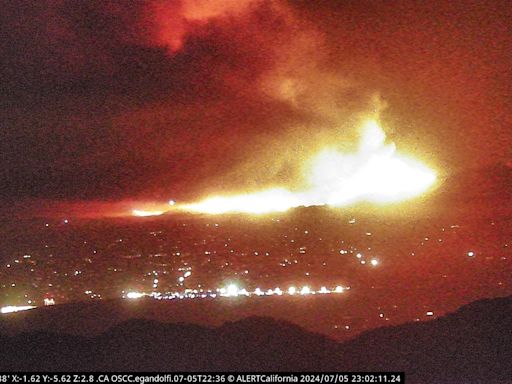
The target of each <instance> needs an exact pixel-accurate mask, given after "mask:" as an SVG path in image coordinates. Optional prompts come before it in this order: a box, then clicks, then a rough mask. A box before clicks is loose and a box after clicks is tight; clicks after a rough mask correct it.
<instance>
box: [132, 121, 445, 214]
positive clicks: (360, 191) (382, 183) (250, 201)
mask: <svg viewBox="0 0 512 384" xmlns="http://www.w3.org/2000/svg"><path fill="white" fill-rule="evenodd" d="M385 140H386V134H385V133H384V131H383V130H382V128H381V127H380V126H379V124H378V123H377V121H375V120H369V121H367V122H366V124H365V125H364V126H363V132H362V136H361V141H360V143H359V148H358V150H357V152H355V153H349V154H346V153H342V152H340V151H338V150H335V149H326V150H324V151H322V152H320V153H319V154H318V155H317V156H316V157H315V158H313V159H312V161H311V164H310V167H309V170H308V172H307V175H306V180H307V181H308V183H309V185H310V187H309V189H307V190H305V191H302V192H293V191H290V190H288V189H285V188H273V189H268V190H264V191H260V192H254V193H248V194H239V195H233V196H213V197H209V198H207V199H205V200H202V201H199V202H196V203H192V204H182V205H178V206H177V209H180V210H184V211H189V212H197V213H207V214H223V213H234V212H240V213H252V214H263V213H270V212H284V211H286V210H288V209H290V208H294V207H300V206H306V207H307V206H314V205H316V206H321V205H328V206H333V207H342V206H346V205H349V204H353V203H357V202H372V203H390V202H399V201H403V200H406V199H410V198H413V197H416V196H419V195H421V194H422V193H424V192H426V191H427V190H428V189H429V188H430V187H432V185H433V184H434V183H435V181H436V173H435V172H434V171H433V170H432V169H430V168H428V167H427V166H425V165H424V164H422V163H421V162H419V161H417V160H414V159H411V158H408V157H406V156H402V155H399V154H397V152H396V147H395V145H394V144H393V143H390V144H386V143H385ZM136 212H137V213H136ZM133 213H134V214H135V215H137V216H149V214H148V213H149V212H146V211H137V210H134V211H133ZM162 213H164V212H161V211H159V212H158V213H156V214H162ZM153 214H155V213H153Z"/></svg>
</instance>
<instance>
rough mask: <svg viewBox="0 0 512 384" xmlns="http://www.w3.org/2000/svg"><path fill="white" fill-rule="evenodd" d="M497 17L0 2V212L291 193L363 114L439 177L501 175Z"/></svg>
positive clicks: (426, 9)
mask: <svg viewBox="0 0 512 384" xmlns="http://www.w3.org/2000/svg"><path fill="white" fill-rule="evenodd" d="M511 13H512V10H511V8H510V6H509V3H508V2H507V1H489V2H482V1H463V2H455V3H454V2H452V1H436V2H427V3H426V2H411V1H403V2H400V1H392V2H387V1H386V2H384V1H382V2H381V1H368V2H366V1H337V2H334V1H315V2H310V1H294V2H292V1H290V2H286V1H257V0H254V1H244V2H242V1H229V0H219V1H214V2H206V1H204V2H203V1H193V0H183V1H179V0H176V1H169V2H166V1H146V2H142V1H139V2H135V1H133V2H123V3H121V2H110V1H87V2H78V3H77V2H72V1H57V0H56V1H41V2H36V1H19V2H18V1H17V2H7V3H5V4H3V6H2V13H1V15H0V18H1V20H0V29H1V32H0V33H1V36H2V39H1V42H0V57H1V60H0V79H1V80H0V83H1V84H2V92H1V94H0V116H1V117H0V121H1V122H2V129H1V131H0V137H1V139H0V146H1V149H0V153H1V154H2V156H1V157H0V162H1V164H0V169H1V171H0V199H1V201H2V205H3V206H4V209H5V208H8V207H9V208H12V207H13V206H16V207H17V208H16V210H17V211H24V213H25V214H26V213H27V212H26V211H31V210H34V209H35V210H37V209H36V208H37V207H39V208H40V207H42V206H45V205H46V206H47V207H48V206H50V207H52V209H53V207H57V208H55V209H58V207H59V205H58V204H61V203H62V202H66V204H68V205H69V204H71V205H73V204H79V205H80V204H81V205H80V207H84V206H87V204H88V202H90V203H91V204H93V202H95V204H98V202H99V201H103V202H105V201H108V202H118V201H124V200H164V201H165V200H167V199H169V198H173V199H176V200H185V201H187V200H188V201H190V200H192V199H195V198H198V197H201V196H204V195H206V194H208V193H212V192H216V193H218V192H222V191H229V192H237V191H242V190H244V191H245V190H253V189H255V188H262V187H266V186H271V185H274V184H276V183H279V184H281V185H291V186H293V184H294V183H295V180H296V176H297V172H298V169H297V167H298V165H297V159H302V158H305V157H307V156H308V155H310V154H312V153H313V152H314V151H316V150H317V149H318V148H320V147H321V146H322V145H324V144H325V143H339V145H340V146H346V147H347V146H348V148H350V143H351V142H353V141H354V137H355V136H356V134H357V131H356V129H355V125H356V124H355V122H357V119H358V118H359V117H360V116H361V115H364V114H367V113H372V112H375V111H376V110H378V111H379V112H380V118H381V122H382V125H383V128H384V130H385V131H386V133H387V135H388V137H389V138H390V139H391V140H392V141H394V142H395V143H396V144H397V147H398V148H402V149H403V150H405V151H406V152H408V153H412V154H414V156H416V157H417V158H419V159H421V160H423V161H426V162H427V163H428V164H429V165H431V166H433V167H434V168H435V169H436V170H437V172H438V173H439V174H440V175H441V177H450V176H452V175H455V174H459V173H461V172H462V173H464V172H469V171H472V172H473V171H475V170H476V171H480V170H481V171H482V172H483V174H486V172H488V171H487V170H488V169H493V168H492V167H495V166H505V167H507V164H508V167H510V162H511V161H512V153H511V150H510V148H512V146H511V144H512V133H511V132H512V130H511V129H510V124H511V118H510V116H511V103H510V94H511V82H510V74H511V72H510V71H511V68H512V55H511V52H512V39H511V36H512V35H511V32H510V20H511V19H512V14H511ZM489 167H490V168H489ZM42 202H43V203H42ZM84 204H85V205H84ZM92 206H93V205H90V207H92ZM84 209H85V208H84ZM32 213H33V212H32Z"/></svg>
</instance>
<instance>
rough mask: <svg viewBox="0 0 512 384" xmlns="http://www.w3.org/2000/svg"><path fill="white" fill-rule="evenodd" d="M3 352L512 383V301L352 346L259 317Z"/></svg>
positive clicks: (22, 342)
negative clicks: (370, 372) (394, 374)
mask: <svg viewBox="0 0 512 384" xmlns="http://www.w3.org/2000/svg"><path fill="white" fill-rule="evenodd" d="M77 321H79V320H77ZM0 345H1V349H0V371H13V370H14V371H70V370H71V371H74V370H79V371H84V370H89V371H91V370H94V371H96V370H100V371H113V370H115V371H326V370H328V371H333V370H345V371H347V370H349V371H354V370H359V371H395V370H396V371H405V372H406V377H407V382H408V383H413V382H415V383H512V297H506V298H497V299H489V300H481V301H477V302H474V303H472V304H469V305H466V306H464V307H462V308H460V309H459V310H458V311H456V312H454V313H452V314H449V315H447V316H444V317H442V318H439V319H436V320H433V321H430V322H424V323H409V324H405V325H401V326H396V327H388V328H380V329H376V330H373V331H370V332H367V333H365V334H362V335H360V336H359V337H357V338H355V339H353V340H351V341H348V342H345V343H337V342H334V341H332V340H330V339H329V338H327V337H324V336H321V335H318V334H315V333H311V332H308V331H306V330H304V329H302V328H300V327H298V326H296V325H293V324H290V323H287V322H283V321H277V320H273V319H270V318H262V317H251V318H247V319H244V320H240V321H236V322H230V323H226V324H224V325H223V326H221V327H218V328H207V327H203V326H198V325H189V324H162V323H159V322H155V321H150V320H130V321H127V322H124V323H122V324H120V325H117V326H115V327H113V328H111V329H109V330H108V331H106V332H104V333H102V334H100V335H98V336H95V337H92V338H86V337H81V336H71V335H65V334H54V333H49V332H33V333H23V334H19V335H16V336H11V337H7V336H2V337H0Z"/></svg>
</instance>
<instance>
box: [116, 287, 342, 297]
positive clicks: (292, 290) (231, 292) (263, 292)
mask: <svg viewBox="0 0 512 384" xmlns="http://www.w3.org/2000/svg"><path fill="white" fill-rule="evenodd" d="M349 289H350V287H343V286H341V285H338V286H336V287H334V288H327V287H321V288H320V289H318V290H314V289H311V288H310V287H308V286H302V287H295V286H290V287H288V288H287V289H284V290H283V289H281V288H279V287H276V288H273V289H272V288H270V289H261V288H256V289H255V290H254V291H248V290H247V289H245V288H239V287H238V286H237V285H236V284H229V285H227V286H225V287H221V288H217V289H214V290H212V289H185V290H184V291H182V292H166V293H160V292H151V293H144V292H134V291H130V292H128V293H126V294H125V295H124V296H123V297H124V298H127V299H140V298H142V297H152V298H154V299H158V300H173V299H206V298H218V297H242V296H244V297H254V296H307V295H327V294H339V293H343V292H345V291H346V290H349Z"/></svg>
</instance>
